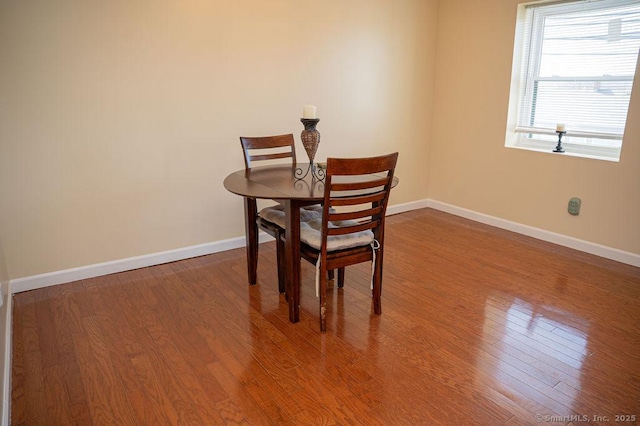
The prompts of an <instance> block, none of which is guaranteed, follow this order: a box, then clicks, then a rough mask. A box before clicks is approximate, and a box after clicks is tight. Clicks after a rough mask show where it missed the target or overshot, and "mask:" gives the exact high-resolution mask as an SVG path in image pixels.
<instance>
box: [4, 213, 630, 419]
mask: <svg viewBox="0 0 640 426" xmlns="http://www.w3.org/2000/svg"><path fill="white" fill-rule="evenodd" d="M386 243H387V247H386V252H385V269H384V287H383V300H382V309H383V314H382V316H375V315H372V306H371V298H370V290H369V283H368V279H369V274H370V266H369V265H368V264H363V265H358V266H354V267H349V268H347V276H346V284H345V288H344V289H341V290H338V289H337V288H333V289H330V290H329V291H330V292H332V297H331V298H329V300H328V304H329V308H328V310H329V312H328V332H327V333H326V334H321V333H320V332H319V330H318V317H317V315H318V314H317V311H318V309H317V299H316V298H315V290H314V284H313V283H314V270H313V268H312V267H311V266H310V265H309V264H307V263H306V262H303V270H302V272H303V283H302V284H303V285H302V297H301V322H300V323H298V324H291V323H289V321H288V316H287V312H288V311H287V304H286V301H285V299H284V296H283V295H279V294H278V291H277V282H276V268H275V245H274V243H273V242H272V243H266V244H263V245H261V247H260V259H259V266H258V268H259V269H258V274H259V277H258V279H259V283H258V285H256V286H251V287H250V286H249V285H248V284H247V279H246V263H245V253H244V249H237V250H231V251H227V252H224V253H218V254H214V255H210V256H204V257H200V258H195V259H190V260H185V261H181V262H175V263H171V264H166V265H162V266H155V267H151V268H145V269H140V270H135V271H130V272H124V273H120V274H115V275H109V276H105V277H99V278H94V279H89V280H84V281H81V282H74V283H70V284H65V285H59V286H54V287H49V288H44V289H39V290H34V291H30V292H25V293H20V294H17V295H15V297H14V311H13V321H14V324H13V333H14V335H13V344H14V347H13V377H12V406H11V419H12V424H13V425H14V426H17V425H40V424H42V425H54V424H56V425H58V424H59V425H62V424H79V425H88V424H106V425H161V424H187V425H213V424H251V425H270V424H296V425H307V424H352V425H355V424H358V425H360V424H362V425H389V424H392V425H419V424H430V425H437V424H450V425H472V424H478V425H499V424H537V423H539V422H541V423H543V424H584V423H583V421H584V420H590V423H591V424H638V423H639V420H640V297H639V296H640V269H639V268H633V267H630V266H628V265H623V264H620V263H616V262H613V261H608V260H605V259H601V258H598V257H595V256H591V255H587V254H584V253H580V252H576V251H572V250H569V249H566V248H562V247H558V246H555V245H552V244H548V243H544V242H541V241H537V240H533V239H529V238H526V237H522V236H519V235H516V234H513V233H510V232H507V231H503V230H499V229H495V228H491V227H489V226H484V225H480V224H477V223H474V222H470V221H467V220H464V219H461V218H457V217H455V216H451V215H447V214H445V213H441V212H437V211H434V210H430V209H423V210H418V211H413V212H409V213H404V214H400V215H396V216H391V217H389V218H388V221H387V236H386ZM625 416H628V417H625ZM631 416H633V417H631Z"/></svg>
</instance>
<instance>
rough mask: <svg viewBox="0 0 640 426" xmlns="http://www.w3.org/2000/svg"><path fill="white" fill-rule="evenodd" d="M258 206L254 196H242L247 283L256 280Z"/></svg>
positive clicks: (255, 281) (253, 282) (254, 282)
mask: <svg viewBox="0 0 640 426" xmlns="http://www.w3.org/2000/svg"><path fill="white" fill-rule="evenodd" d="M257 218H258V208H257V203H256V199H255V198H249V197H244V220H245V223H244V226H245V232H244V234H245V236H246V239H247V241H246V245H247V276H248V278H249V284H251V285H253V284H256V283H257V282H258V225H257V223H256V219H257Z"/></svg>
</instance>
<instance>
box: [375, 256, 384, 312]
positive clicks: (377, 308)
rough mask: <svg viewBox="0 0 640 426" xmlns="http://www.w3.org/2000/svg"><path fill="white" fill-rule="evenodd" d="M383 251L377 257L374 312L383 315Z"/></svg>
mask: <svg viewBox="0 0 640 426" xmlns="http://www.w3.org/2000/svg"><path fill="white" fill-rule="evenodd" d="M381 296H382V250H380V251H379V252H378V256H376V265H375V271H374V274H373V312H375V314H376V315H381V314H382V297H381Z"/></svg>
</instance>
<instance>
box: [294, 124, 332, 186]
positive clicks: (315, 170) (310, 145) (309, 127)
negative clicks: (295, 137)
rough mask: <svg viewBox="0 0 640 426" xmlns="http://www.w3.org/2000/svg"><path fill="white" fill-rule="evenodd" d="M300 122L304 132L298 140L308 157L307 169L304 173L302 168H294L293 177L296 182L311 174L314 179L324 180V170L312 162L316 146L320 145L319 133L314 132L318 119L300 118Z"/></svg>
mask: <svg viewBox="0 0 640 426" xmlns="http://www.w3.org/2000/svg"><path fill="white" fill-rule="evenodd" d="M300 121H301V122H302V124H303V125H304V130H303V131H302V133H301V134H300V139H302V146H303V147H304V150H305V151H306V152H307V157H309V167H308V168H307V170H306V171H305V170H303V169H302V168H296V171H295V174H294V176H295V177H296V179H297V180H302V179H304V178H305V177H307V175H308V174H309V172H311V176H313V178H314V179H317V180H324V178H325V172H324V170H323V169H321V168H319V167H318V165H317V164H315V163H314V162H313V160H314V158H315V156H316V151H317V150H318V145H319V144H320V132H319V131H318V130H316V125H317V124H318V122H319V121H320V119H319V118H301V119H300Z"/></svg>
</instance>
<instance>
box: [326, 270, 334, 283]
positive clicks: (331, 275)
mask: <svg viewBox="0 0 640 426" xmlns="http://www.w3.org/2000/svg"><path fill="white" fill-rule="evenodd" d="M333 272H334V271H333V269H330V270H329V273H328V274H327V275H328V277H329V279H330V280H332V279H333V278H334V273H333Z"/></svg>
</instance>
